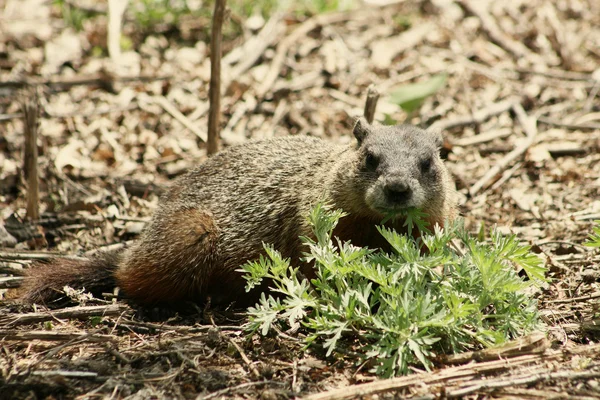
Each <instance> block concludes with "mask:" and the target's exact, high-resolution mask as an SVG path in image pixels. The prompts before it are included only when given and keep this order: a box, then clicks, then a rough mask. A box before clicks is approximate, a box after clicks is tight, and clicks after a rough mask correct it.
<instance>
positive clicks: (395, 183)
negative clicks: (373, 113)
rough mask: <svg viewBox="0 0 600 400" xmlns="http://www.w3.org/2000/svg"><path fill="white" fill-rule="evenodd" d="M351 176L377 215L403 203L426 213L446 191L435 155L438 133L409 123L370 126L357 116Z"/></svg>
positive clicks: (397, 210) (398, 209)
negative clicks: (355, 168)
mask: <svg viewBox="0 0 600 400" xmlns="http://www.w3.org/2000/svg"><path fill="white" fill-rule="evenodd" d="M353 133H354V136H355V137H356V139H357V140H358V151H357V157H358V169H359V171H358V172H359V173H358V174H356V176H355V177H356V179H358V180H359V181H360V182H357V183H358V186H359V187H360V188H361V189H362V190H363V195H364V201H365V203H366V205H367V206H368V207H369V208H370V209H371V210H372V211H375V212H377V213H379V214H382V215H387V216H389V215H396V214H398V213H400V212H401V211H403V210H405V209H407V208H411V207H414V208H418V209H421V210H423V211H425V212H427V210H428V208H430V207H433V206H434V205H435V206H436V207H437V205H438V204H439V202H440V199H443V198H444V196H445V185H446V182H445V179H446V176H445V174H446V169H445V166H444V165H443V162H442V160H441V159H440V156H439V151H440V147H441V145H442V136H441V134H439V133H435V132H430V131H426V130H423V129H419V128H417V127H414V126H411V125H396V126H373V125H370V124H369V123H368V122H367V121H366V120H365V119H364V118H360V119H358V121H357V122H356V125H355V126H354V130H353Z"/></svg>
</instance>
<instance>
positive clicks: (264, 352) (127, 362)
mask: <svg viewBox="0 0 600 400" xmlns="http://www.w3.org/2000/svg"><path fill="white" fill-rule="evenodd" d="M65 2H66V3H69V4H71V5H73V7H74V8H75V9H77V8H81V9H87V8H90V7H92V8H95V9H94V10H92V11H94V13H91V14H90V15H91V16H90V18H88V19H85V20H83V21H82V22H81V30H79V31H76V30H74V29H72V27H70V26H68V25H67V24H66V22H65V19H64V18H63V16H62V15H60V13H59V9H58V8H57V7H56V6H52V5H51V4H50V2H48V1H41V0H4V1H0V5H1V10H2V14H0V222H2V224H0V242H1V243H0V246H1V247H3V249H2V250H1V251H0V273H2V274H3V277H0V285H2V287H4V288H8V287H14V286H18V284H19V279H20V278H19V276H20V275H21V271H22V268H26V267H27V265H28V264H29V263H30V262H31V260H36V259H43V258H47V257H51V256H52V255H53V254H55V253H60V254H70V255H73V256H75V255H80V256H81V255H82V254H83V253H85V252H86V251H93V250H95V249H97V248H98V247H100V246H120V245H122V244H123V243H126V242H127V241H128V240H130V239H134V238H135V236H136V235H137V234H138V233H139V231H140V229H141V226H143V222H144V221H146V220H147V218H148V216H149V215H151V213H152V210H153V209H154V207H155V206H156V202H157V198H158V195H159V194H160V192H161V191H162V190H163V188H164V187H165V185H166V184H167V183H168V181H169V179H171V178H173V177H174V176H177V175H179V174H181V173H182V172H183V171H185V170H186V169H187V168H189V167H190V166H192V165H195V164H197V163H200V162H202V160H203V159H204V158H205V157H206V151H205V145H204V143H203V140H204V139H205V137H206V126H207V111H208V82H209V79H210V62H209V58H208V56H209V55H208V50H207V49H208V46H207V43H208V39H207V36H206V32H207V30H206V24H207V23H208V21H207V20H203V19H198V20H193V19H189V18H181V19H179V20H178V21H177V23H175V24H173V25H168V26H166V27H165V26H162V25H161V26H158V27H156V29H155V30H154V31H150V32H148V31H145V33H140V31H139V30H138V29H137V26H136V21H135V19H134V18H133V17H132V16H131V15H130V14H126V16H127V18H126V21H125V24H124V31H123V32H124V34H125V35H126V37H127V38H128V39H129V45H130V50H127V51H124V52H123V54H122V57H121V61H120V63H119V65H114V64H112V63H110V62H109V60H108V58H106V57H105V56H103V55H101V56H99V53H100V54H102V51H105V49H106V28H105V26H106V17H105V12H106V8H105V3H102V2H98V3H97V4H96V3H95V2H92V3H90V4H88V2H83V1H82V2H79V1H66V0H65ZM86 7H87V8H86ZM232 18H233V19H237V20H238V21H239V20H240V16H238V15H233V16H232ZM242 25H243V26H244V28H243V29H242V31H241V33H240V34H239V35H230V36H228V37H226V40H225V42H224V47H225V54H224V58H223V76H222V83H223V89H224V97H223V98H222V100H221V105H222V110H223V118H222V129H223V130H222V139H223V142H224V144H225V145H230V144H234V143H239V142H244V141H246V140H248V139H250V138H253V139H255V138H262V137H270V136H273V135H290V134H291V135H304V134H309V135H314V136H320V137H327V138H329V139H330V140H336V141H348V140H350V137H349V135H348V133H349V126H350V117H351V116H355V115H358V114H362V110H363V106H364V101H365V97H366V92H367V87H368V86H369V85H371V84H374V85H375V86H376V87H377V89H378V91H379V92H380V93H381V94H382V97H381V100H380V102H379V105H378V109H377V113H376V115H375V119H376V120H379V121H383V120H384V119H386V118H388V119H393V120H397V121H410V122H412V123H417V124H422V125H424V126H431V125H433V126H434V127H435V128H437V129H443V130H444V131H445V133H446V138H447V145H446V150H447V152H448V166H449V168H450V169H451V171H452V172H453V173H454V176H455V178H456V182H457V188H458V190H459V191H460V193H461V194H462V204H461V212H462V214H463V215H464V218H465V221H466V224H467V227H468V228H469V229H470V230H471V231H473V232H479V231H480V227H481V225H484V226H485V227H490V226H492V225H494V224H496V225H497V226H498V227H499V229H500V230H504V231H507V232H508V231H511V232H514V233H517V234H518V235H519V236H520V238H521V239H522V240H523V241H526V242H528V243H530V244H531V245H532V246H533V248H534V249H535V251H536V252H538V253H539V254H541V255H543V257H544V258H545V261H546V264H547V266H548V268H549V278H551V279H552V281H551V282H550V283H549V284H548V285H547V286H546V287H545V288H544V289H543V290H542V291H541V293H540V294H539V301H540V309H541V312H542V315H543V316H544V318H545V320H546V322H547V324H548V326H549V331H548V336H547V338H546V337H544V336H540V335H534V336H531V337H528V338H524V339H523V340H522V341H521V342H520V343H517V344H515V345H514V346H513V347H506V348H503V349H500V350H496V351H493V352H490V351H488V352H478V353H472V354H466V355H460V356H454V357H445V358H444V357H440V358H439V359H438V360H436V366H437V368H438V369H437V370H435V371H434V372H432V373H424V372H420V371H414V372H415V374H414V375H411V376H408V377H404V378H396V379H393V380H382V381H378V380H375V379H374V378H373V376H371V375H370V374H368V373H367V372H366V371H365V370H363V369H361V368H359V367H357V366H354V365H349V364H348V363H346V362H345V360H344V359H343V358H339V359H326V358H324V357H323V354H320V353H318V352H309V353H302V352H301V345H300V344H299V343H298V342H297V341H296V340H295V338H294V337H293V336H292V335H288V334H286V333H283V332H282V334H281V335H279V336H276V337H269V338H259V337H254V338H252V339H247V338H244V336H243V335H242V334H241V331H240V328H239V326H240V321H241V320H243V316H242V315H239V314H238V315H235V314H216V313H213V312H210V311H208V310H195V311H193V312H191V313H188V314H186V315H183V314H177V315H172V316H171V317H170V318H160V321H161V322H150V320H151V319H152V317H154V315H153V314H154V312H153V310H146V313H143V312H142V311H144V310H135V311H134V310H131V309H130V308H129V307H128V306H127V305H125V304H124V303H122V302H116V303H114V302H113V300H112V299H110V298H109V299H107V300H106V301H99V300H89V299H86V298H85V296H82V297H81V304H82V305H81V306H80V307H76V308H73V309H62V310H58V311H53V312H49V311H47V310H45V309H44V308H43V307H38V308H37V309H33V310H32V309H27V308H23V307H22V306H19V305H17V304H14V303H11V302H9V301H5V302H4V303H3V304H2V307H1V308H0V337H1V338H2V339H1V341H0V386H1V387H2V388H1V390H0V398H46V397H51V398H73V397H75V396H81V397H80V398H94V397H106V398H136V399H138V398H161V397H176V398H177V397H182V398H195V397H196V396H199V397H198V398H219V397H220V396H223V397H235V398H258V397H260V398H264V399H275V398H289V397H294V396H300V397H301V396H308V398H313V399H340V398H356V397H358V396H360V395H363V396H365V397H366V398H372V395H373V394H374V393H379V395H380V396H382V397H385V398H388V397H390V398H391V397H394V396H397V397H402V398H419V399H433V398H438V397H451V398H454V397H461V396H469V397H471V398H489V397H503V398H532V399H535V398H572V397H575V396H578V398H600V364H599V363H598V359H599V356H600V347H598V345H597V344H596V338H597V336H598V328H597V323H596V322H597V314H598V309H597V308H598V307H597V306H598V298H600V289H599V287H598V286H599V285H598V282H599V280H600V270H599V268H598V261H599V260H600V255H599V254H598V252H597V250H593V249H589V248H585V247H583V246H582V245H581V243H582V242H583V241H584V239H585V237H586V236H587V235H588V234H589V233H590V232H591V229H592V226H593V220H594V219H600V200H599V199H600V196H599V194H600V155H599V154H600V153H599V151H598V150H599V147H600V97H599V96H598V92H599V91H600V3H599V2H598V1H596V0H558V1H555V0H529V1H521V0H509V1H504V2H479V1H474V0H456V1H451V0H422V1H399V2H394V4H391V5H388V6H385V7H382V8H379V7H375V6H373V5H369V6H364V7H362V8H360V9H358V10H356V11H347V12H341V13H334V14H322V15H319V16H314V17H312V18H308V19H303V18H296V17H293V16H291V15H290V14H273V15H272V16H271V17H270V18H267V20H266V21H263V20H261V18H258V17H253V18H252V19H248V23H246V24H245V25H244V24H242ZM441 72H443V73H446V74H447V76H448V80H447V83H446V85H445V86H444V87H443V88H442V89H441V90H439V91H438V92H437V94H436V95H435V96H432V97H429V98H428V99H426V100H425V102H424V104H423V105H422V107H421V108H420V109H418V110H417V111H416V112H413V113H411V114H410V115H407V114H406V113H405V112H403V111H402V110H401V109H400V108H399V107H398V106H397V105H395V104H393V103H392V102H391V101H390V98H389V94H390V93H391V92H392V91H393V90H394V88H396V87H398V86H402V85H404V84H407V83H410V82H419V81H425V80H427V79H429V78H431V76H433V75H435V74H439V73H441ZM25 87H29V88H30V90H35V91H36V92H37V94H38V96H39V99H40V118H39V132H38V133H39V138H38V143H37V144H38V150H39V162H38V166H39V175H40V212H41V219H40V220H39V221H37V222H35V223H33V224H32V223H28V222H26V221H25V210H26V208H27V190H26V187H27V186H26V181H25V179H24V177H23V175H22V172H23V165H24V157H23V149H24V146H25V144H24V131H25V127H24V122H23V115H22V110H23V97H22V96H21V95H20V94H19V93H20V90H21V89H22V88H25ZM31 88H32V89H31ZM2 225H3V227H2ZM113 303H114V304H113ZM148 311H149V312H148ZM336 388H338V389H336ZM318 392H322V393H320V394H316V393H318ZM311 394H312V395H311Z"/></svg>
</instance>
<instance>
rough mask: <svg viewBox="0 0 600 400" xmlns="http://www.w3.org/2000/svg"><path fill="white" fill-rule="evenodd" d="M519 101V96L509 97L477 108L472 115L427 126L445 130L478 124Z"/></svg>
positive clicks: (508, 108)
mask: <svg viewBox="0 0 600 400" xmlns="http://www.w3.org/2000/svg"><path fill="white" fill-rule="evenodd" d="M520 102H521V99H520V98H519V97H511V98H508V99H506V100H503V101H500V102H498V103H494V104H492V105H490V106H489V107H486V108H484V109H481V110H477V111H475V112H474V113H473V115H468V116H465V117H458V118H454V119H449V120H445V121H438V122H435V123H433V124H432V125H431V126H430V127H429V129H433V130H437V131H445V130H447V129H450V128H456V127H459V126H465V125H471V124H480V123H482V122H484V121H486V120H488V119H489V118H491V117H493V116H496V115H498V114H502V113H503V112H505V111H508V110H510V109H511V108H512V107H514V105H515V104H519V103H520Z"/></svg>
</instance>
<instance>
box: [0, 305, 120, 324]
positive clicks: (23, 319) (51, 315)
mask: <svg viewBox="0 0 600 400" xmlns="http://www.w3.org/2000/svg"><path fill="white" fill-rule="evenodd" d="M126 310H129V307H128V306H126V305H123V304H111V305H108V306H89V307H71V308H63V309H62V310H56V311H48V312H33V313H26V314H16V315H12V316H9V317H1V318H0V326H3V327H10V326H15V325H25V324H30V323H34V322H43V321H49V320H54V319H85V318H89V317H96V316H117V315H120V314H121V313H122V312H123V311H126Z"/></svg>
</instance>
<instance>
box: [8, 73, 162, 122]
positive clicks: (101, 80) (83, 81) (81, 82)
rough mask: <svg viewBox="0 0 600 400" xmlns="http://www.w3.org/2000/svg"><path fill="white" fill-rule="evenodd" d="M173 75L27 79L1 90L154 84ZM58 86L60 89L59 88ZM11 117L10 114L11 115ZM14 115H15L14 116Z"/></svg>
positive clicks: (9, 82) (100, 75) (12, 82)
mask: <svg viewBox="0 0 600 400" xmlns="http://www.w3.org/2000/svg"><path fill="white" fill-rule="evenodd" d="M171 78H172V76H171V75H161V76H150V75H140V76H113V75H110V74H106V73H102V74H92V75H86V76H74V77H67V78H60V79H59V78H53V79H25V80H17V81H3V82H0V88H22V87H24V86H51V87H52V89H53V90H59V89H61V90H62V89H69V88H71V87H72V86H85V85H99V86H107V85H110V84H113V83H115V82H119V83H128V82H154V81H164V80H168V79H171ZM57 86H58V88H57ZM9 115H10V114H9ZM13 115H14V114H13Z"/></svg>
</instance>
